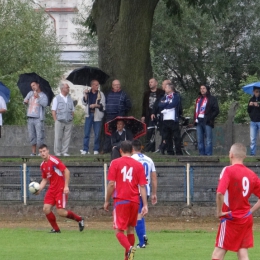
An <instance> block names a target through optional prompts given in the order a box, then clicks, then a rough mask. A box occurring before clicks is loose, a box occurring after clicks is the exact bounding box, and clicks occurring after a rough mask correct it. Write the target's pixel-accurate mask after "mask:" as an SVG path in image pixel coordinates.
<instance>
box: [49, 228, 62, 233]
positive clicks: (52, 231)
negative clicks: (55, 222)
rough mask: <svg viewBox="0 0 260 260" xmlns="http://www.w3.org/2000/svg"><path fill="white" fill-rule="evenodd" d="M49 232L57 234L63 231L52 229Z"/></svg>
mask: <svg viewBox="0 0 260 260" xmlns="http://www.w3.org/2000/svg"><path fill="white" fill-rule="evenodd" d="M49 233H51V234H56V233H61V232H60V230H55V229H52V230H51V231H50V232H49Z"/></svg>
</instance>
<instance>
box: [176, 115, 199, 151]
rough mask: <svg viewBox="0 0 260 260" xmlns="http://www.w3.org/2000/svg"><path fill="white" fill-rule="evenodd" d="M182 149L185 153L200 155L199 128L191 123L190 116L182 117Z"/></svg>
mask: <svg viewBox="0 0 260 260" xmlns="http://www.w3.org/2000/svg"><path fill="white" fill-rule="evenodd" d="M181 121H182V122H180V123H179V125H180V130H181V149H182V152H183V154H186V155H198V141H197V129H196V127H194V126H193V125H191V124H189V122H190V117H184V118H181Z"/></svg>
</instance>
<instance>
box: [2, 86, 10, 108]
mask: <svg viewBox="0 0 260 260" xmlns="http://www.w3.org/2000/svg"><path fill="white" fill-rule="evenodd" d="M0 96H2V97H3V99H4V101H5V103H8V102H9V101H10V89H9V88H7V87H6V86H5V85H4V84H3V83H2V82H1V81H0Z"/></svg>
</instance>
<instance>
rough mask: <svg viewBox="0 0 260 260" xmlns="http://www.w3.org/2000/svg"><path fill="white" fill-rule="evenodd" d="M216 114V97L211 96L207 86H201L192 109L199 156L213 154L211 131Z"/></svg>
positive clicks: (217, 108) (217, 110) (217, 109)
mask: <svg viewBox="0 0 260 260" xmlns="http://www.w3.org/2000/svg"><path fill="white" fill-rule="evenodd" d="M218 114H219V106H218V101H217V99H216V97H214V96H212V95H211V93H210V87H209V86H207V85H205V84H202V85H201V86H200V92H199V96H198V97H197V99H196V102H195V109H194V121H195V122H194V124H195V125H196V128H197V140H198V149H199V154H200V155H212V154H213V142H212V139H213V138H212V137H213V136H212V129H213V128H214V121H215V118H216V117H217V115H218Z"/></svg>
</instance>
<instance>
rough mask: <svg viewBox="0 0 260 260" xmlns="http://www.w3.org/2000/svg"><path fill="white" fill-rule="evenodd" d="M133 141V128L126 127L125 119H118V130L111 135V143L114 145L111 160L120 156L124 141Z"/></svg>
mask: <svg viewBox="0 0 260 260" xmlns="http://www.w3.org/2000/svg"><path fill="white" fill-rule="evenodd" d="M126 140H128V141H132V140H133V134H132V132H131V130H129V129H125V123H124V121H123V120H118V121H117V123H116V131H115V132H113V133H112V136H111V145H112V153H111V160H114V159H116V158H119V157H120V145H121V143H122V142H123V141H126Z"/></svg>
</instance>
